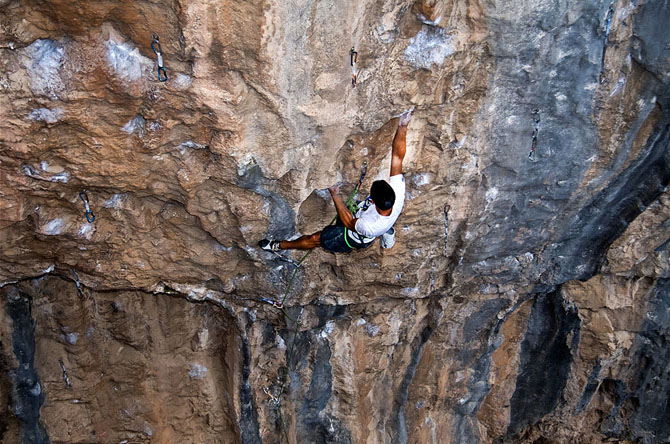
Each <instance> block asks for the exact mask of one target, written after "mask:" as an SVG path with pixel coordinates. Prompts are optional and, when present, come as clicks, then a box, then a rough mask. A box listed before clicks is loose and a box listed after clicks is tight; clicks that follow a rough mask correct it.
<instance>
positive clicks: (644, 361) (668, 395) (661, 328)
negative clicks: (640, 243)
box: [627, 279, 670, 443]
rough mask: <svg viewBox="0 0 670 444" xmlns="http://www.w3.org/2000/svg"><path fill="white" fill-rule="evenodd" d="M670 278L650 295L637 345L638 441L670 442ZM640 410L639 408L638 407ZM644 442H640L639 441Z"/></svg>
mask: <svg viewBox="0 0 670 444" xmlns="http://www.w3.org/2000/svg"><path fill="white" fill-rule="evenodd" d="M669 343H670V279H661V280H659V281H658V282H657V284H656V285H655V287H654V288H653V290H652V291H651V293H650V300H649V304H648V306H647V318H646V320H645V322H644V324H643V326H642V328H641V331H640V334H639V336H638V337H637V339H636V341H635V343H634V345H633V354H632V356H633V359H631V363H632V369H631V370H632V371H631V373H632V374H631V375H630V378H629V379H628V378H627V380H629V381H632V382H633V384H634V385H633V386H632V390H631V393H630V397H631V402H630V404H631V405H630V407H631V408H634V411H633V412H632V413H631V415H630V419H629V421H628V425H629V427H630V431H631V435H632V436H631V438H632V440H633V441H635V442H642V443H647V442H649V443H652V442H670V403H669V401H668V399H670V367H668V362H670V347H668V344H669ZM635 407H637V408H635ZM638 440H640V441H638Z"/></svg>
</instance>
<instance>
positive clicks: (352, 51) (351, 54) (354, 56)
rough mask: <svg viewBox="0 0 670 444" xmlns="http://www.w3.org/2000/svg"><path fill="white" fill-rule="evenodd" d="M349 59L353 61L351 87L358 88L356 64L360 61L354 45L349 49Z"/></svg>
mask: <svg viewBox="0 0 670 444" xmlns="http://www.w3.org/2000/svg"><path fill="white" fill-rule="evenodd" d="M349 60H350V63H351V87H352V88H356V84H357V83H358V70H357V69H356V64H357V63H358V52H357V51H356V50H355V49H354V47H353V46H352V47H351V49H350V50H349Z"/></svg>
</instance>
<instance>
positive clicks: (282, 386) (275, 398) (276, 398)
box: [259, 160, 368, 444]
mask: <svg viewBox="0 0 670 444" xmlns="http://www.w3.org/2000/svg"><path fill="white" fill-rule="evenodd" d="M367 171H368V162H367V160H364V161H363V164H362V165H361V168H360V176H359V178H358V183H357V184H356V186H355V187H354V190H353V191H352V192H351V194H349V197H348V198H347V201H346V202H345V204H346V206H347V207H348V208H351V205H352V203H353V202H354V198H355V196H356V194H357V193H358V190H359V189H360V187H361V185H362V184H363V180H364V179H365V175H366V174H367ZM336 220H337V215H335V217H333V219H332V220H331V221H330V223H329V224H328V225H332V224H333V223H334V222H335V221H336ZM312 251H314V250H309V251H308V252H307V253H305V255H304V256H303V257H302V258H301V259H300V260H299V261H298V262H297V263H295V264H294V265H295V267H294V268H293V273H291V277H290V279H289V281H288V283H287V284H286V289H285V291H284V297H283V298H282V300H281V302H277V301H273V300H272V299H268V298H264V297H261V298H259V300H260V301H261V302H265V303H267V304H270V305H272V306H273V307H275V308H277V309H279V310H281V311H282V313H283V314H284V316H286V318H287V319H288V320H289V321H290V322H292V323H293V325H294V328H293V339H292V341H291V345H290V346H289V349H288V354H287V358H286V372H285V373H284V374H283V375H282V377H281V380H278V383H279V391H278V392H277V394H276V395H275V394H273V393H272V392H271V391H270V389H269V388H268V387H267V386H263V392H264V393H265V394H266V395H267V396H268V398H269V401H270V402H271V403H273V404H274V405H275V406H276V407H277V413H278V415H279V421H280V423H281V428H282V430H283V432H284V437H285V438H286V443H287V444H289V443H290V441H289V437H288V429H287V427H286V423H285V422H284V416H283V414H282V403H281V399H282V395H283V394H284V392H285V391H286V384H287V380H288V374H289V372H290V370H291V361H292V360H293V352H294V350H295V343H296V338H297V336H298V330H299V329H300V319H301V316H302V310H301V312H300V313H299V314H298V316H296V317H295V318H293V317H292V316H291V315H290V314H289V313H288V311H287V310H286V307H285V306H284V304H285V303H286V300H287V299H288V296H289V294H290V293H291V288H293V282H294V281H295V278H296V275H297V273H298V269H299V268H300V267H302V264H303V263H304V262H305V259H307V258H308V257H309V255H310V254H312ZM282 257H283V256H282ZM287 324H288V322H287ZM287 327H288V325H287Z"/></svg>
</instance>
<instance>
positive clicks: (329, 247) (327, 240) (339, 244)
mask: <svg viewBox="0 0 670 444" xmlns="http://www.w3.org/2000/svg"><path fill="white" fill-rule="evenodd" d="M373 243H374V241H372V242H368V243H367V244H363V243H360V242H356V241H355V240H353V239H352V238H351V236H349V230H348V229H347V228H346V227H345V226H343V225H339V224H338V225H328V226H327V227H326V228H324V229H323V230H321V247H322V248H323V249H324V250H326V251H330V252H331V253H349V252H350V251H352V250H360V249H363V248H368V247H369V246H370V245H372V244H373Z"/></svg>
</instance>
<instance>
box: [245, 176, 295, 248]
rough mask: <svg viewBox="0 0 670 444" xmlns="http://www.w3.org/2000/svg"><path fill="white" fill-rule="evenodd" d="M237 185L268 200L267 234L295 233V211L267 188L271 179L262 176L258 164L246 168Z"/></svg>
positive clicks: (281, 237)
mask: <svg viewBox="0 0 670 444" xmlns="http://www.w3.org/2000/svg"><path fill="white" fill-rule="evenodd" d="M237 185H238V186H240V187H242V188H244V189H247V190H251V191H253V192H255V193H257V194H260V195H261V196H263V197H265V198H266V199H268V201H269V202H270V204H271V207H270V226H269V227H268V235H269V236H271V237H272V238H273V239H286V238H288V237H290V236H291V235H293V233H295V212H294V211H293V209H292V208H291V206H290V205H289V204H288V202H287V201H286V199H284V198H283V197H281V196H280V195H279V194H277V193H275V192H272V191H269V190H268V188H270V185H271V181H270V180H269V179H267V178H265V176H263V172H262V171H261V167H260V166H258V165H253V166H250V167H249V168H247V169H246V171H245V172H244V174H242V175H241V176H240V177H239V180H238V183H237Z"/></svg>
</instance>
